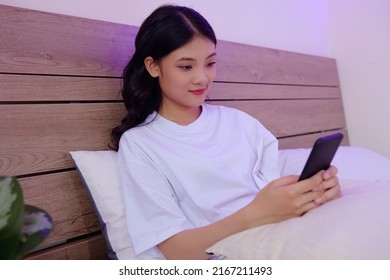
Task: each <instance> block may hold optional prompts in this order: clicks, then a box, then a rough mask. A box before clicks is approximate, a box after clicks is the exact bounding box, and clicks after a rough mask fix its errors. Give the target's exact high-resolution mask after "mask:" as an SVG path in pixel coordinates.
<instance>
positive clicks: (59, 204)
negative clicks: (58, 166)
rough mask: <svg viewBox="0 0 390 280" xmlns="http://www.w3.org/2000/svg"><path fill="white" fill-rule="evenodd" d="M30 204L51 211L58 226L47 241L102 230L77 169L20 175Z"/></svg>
mask: <svg viewBox="0 0 390 280" xmlns="http://www.w3.org/2000/svg"><path fill="white" fill-rule="evenodd" d="M19 182H20V185H21V187H22V190H23V195H24V198H25V203H26V204H31V205H34V206H37V207H40V208H42V209H44V210H45V211H47V212H48V213H49V214H50V216H51V217H52V219H53V221H54V229H53V232H52V233H51V234H50V236H49V237H48V238H47V239H46V240H45V241H44V243H43V245H48V244H53V243H58V242H61V241H65V240H67V239H70V238H75V237H79V236H82V235H85V234H89V233H93V232H97V231H99V230H100V224H99V221H98V219H97V217H96V214H95V209H94V207H93V205H92V203H91V201H90V199H89V196H88V194H87V192H86V190H85V188H84V186H83V184H82V183H81V180H80V177H79V175H78V173H77V172H76V171H68V172H61V173H54V174H48V175H40V176H34V177H27V178H21V179H19Z"/></svg>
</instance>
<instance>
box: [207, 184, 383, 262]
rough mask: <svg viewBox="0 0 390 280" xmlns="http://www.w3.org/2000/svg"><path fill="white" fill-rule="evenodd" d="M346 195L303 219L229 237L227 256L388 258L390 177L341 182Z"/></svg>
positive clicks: (223, 246)
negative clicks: (382, 179)
mask: <svg viewBox="0 0 390 280" xmlns="http://www.w3.org/2000/svg"><path fill="white" fill-rule="evenodd" d="M341 187H342V192H343V195H342V196H341V197H340V198H338V199H336V200H334V201H331V202H328V203H326V204H324V205H322V206H321V207H319V208H316V209H313V210H312V211H309V212H308V213H306V214H305V215H303V216H302V217H299V218H294V219H290V220H286V221H283V222H280V223H275V224H269V225H265V226H260V227H257V228H253V229H250V230H246V231H243V232H240V233H237V234H234V235H231V236H229V237H227V238H225V239H223V240H221V241H219V242H218V243H216V244H214V245H213V246H212V247H210V248H209V249H208V252H211V253H214V254H216V255H218V256H221V257H222V258H225V259H282V260H283V259H284V260H290V259H299V260H314V259H333V260H337V259H345V260H346V259H386V260H389V259H390V250H389V248H390V219H389V213H390V203H389V201H390V181H387V182H385V181H383V182H369V181H365V182H361V181H341Z"/></svg>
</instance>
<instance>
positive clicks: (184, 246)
mask: <svg viewBox="0 0 390 280" xmlns="http://www.w3.org/2000/svg"><path fill="white" fill-rule="evenodd" d="M336 174H337V169H336V168H335V167H330V168H329V169H328V170H327V171H321V172H319V173H317V174H316V175H314V176H313V177H311V178H309V179H307V180H304V181H300V182H297V180H298V177H297V176H286V177H282V178H280V179H277V180H274V181H272V182H271V183H269V184H268V185H267V186H265V187H264V188H263V189H262V190H261V191H259V192H258V194H257V195H256V197H255V199H254V200H253V201H252V202H251V203H249V204H248V205H247V206H245V207H243V208H242V209H240V210H238V211H237V212H236V213H234V214H232V215H230V216H228V217H226V218H224V219H221V220H220V221H217V222H215V223H212V224H210V225H207V226H203V227H199V228H195V229H191V230H184V231H182V232H179V233H178V234H176V235H174V236H172V237H170V238H168V239H167V240H165V241H163V242H161V243H160V244H159V245H158V247H159V249H160V250H161V251H162V252H163V254H164V255H165V257H166V258H167V259H207V258H209V257H210V256H209V255H207V253H206V252H205V250H206V249H207V248H208V247H210V246H212V245H213V244H215V243H216V242H218V241H219V240H221V239H223V238H225V237H228V236H229V235H232V234H234V233H237V232H240V231H243V230H246V229H249V228H253V227H256V226H261V225H265V224H270V223H276V222H280V221H283V220H286V219H289V218H293V217H298V216H301V215H302V214H304V213H305V212H307V211H309V210H311V209H313V208H315V207H318V206H319V205H321V204H323V203H325V202H327V201H329V200H332V199H334V198H336V197H338V196H339V194H340V187H339V184H338V179H337V176H336Z"/></svg>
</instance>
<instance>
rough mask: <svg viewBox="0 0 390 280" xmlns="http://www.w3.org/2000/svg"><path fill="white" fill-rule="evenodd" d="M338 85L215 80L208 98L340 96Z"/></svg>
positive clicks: (315, 97)
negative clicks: (297, 84) (245, 82)
mask: <svg viewBox="0 0 390 280" xmlns="http://www.w3.org/2000/svg"><path fill="white" fill-rule="evenodd" d="M340 96H341V94H340V89H339V88H338V87H316V86H290V85H265V84H241V83H220V82H215V83H214V84H213V85H212V87H211V89H210V93H209V94H208V97H209V99H211V100H218V99H225V100H226V99H228V100H229V99H239V100H244V99H279V98H280V99H308V98H311V99H318V98H340Z"/></svg>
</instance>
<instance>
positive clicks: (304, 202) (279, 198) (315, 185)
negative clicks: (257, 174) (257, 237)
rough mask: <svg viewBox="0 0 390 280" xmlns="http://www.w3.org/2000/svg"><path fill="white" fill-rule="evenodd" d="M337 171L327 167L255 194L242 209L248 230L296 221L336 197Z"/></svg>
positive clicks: (286, 177) (275, 182) (284, 179)
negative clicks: (310, 175)
mask: <svg viewBox="0 0 390 280" xmlns="http://www.w3.org/2000/svg"><path fill="white" fill-rule="evenodd" d="M336 174H337V169H336V168H335V167H330V168H329V169H328V170H326V171H320V172H318V173H317V174H316V175H314V176H312V177H311V178H309V179H306V180H303V181H299V182H298V176H294V175H291V176H285V177H282V178H279V179H276V180H274V181H272V182H271V183H269V184H268V185H266V186H265V187H264V188H263V189H261V190H260V191H259V193H258V194H257V195H256V197H255V199H254V200H253V201H252V202H251V203H250V204H248V205H247V206H246V207H245V210H244V209H243V210H244V211H245V213H246V214H245V219H246V222H247V223H248V224H247V225H248V228H251V227H255V226H259V225H264V224H269V223H276V222H280V221H283V220H286V219H290V218H293V217H299V216H301V215H303V214H304V213H306V212H307V211H309V210H311V209H313V208H316V207H318V206H320V205H321V204H323V203H325V202H327V201H329V200H332V199H334V198H336V197H338V196H339V195H340V186H339V183H338V178H337V176H336Z"/></svg>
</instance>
